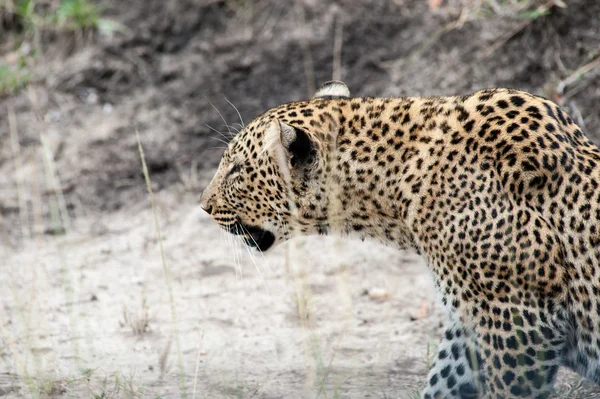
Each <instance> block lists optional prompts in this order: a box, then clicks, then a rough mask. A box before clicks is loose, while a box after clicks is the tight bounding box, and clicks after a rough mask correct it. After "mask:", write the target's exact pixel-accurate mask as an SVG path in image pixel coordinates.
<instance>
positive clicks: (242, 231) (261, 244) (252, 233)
mask: <svg viewBox="0 0 600 399" xmlns="http://www.w3.org/2000/svg"><path fill="white" fill-rule="evenodd" d="M232 227H233V228H230V229H229V231H230V232H231V233H232V234H235V235H239V236H241V237H242V239H243V240H244V243H245V244H246V245H248V246H249V247H252V248H256V249H258V250H260V251H262V252H265V251H267V250H268V249H269V248H271V247H272V246H273V244H274V243H275V235H274V234H273V233H271V232H270V231H268V230H265V229H263V228H261V227H258V226H249V225H246V224H243V223H241V222H235V223H234V224H233V226H232Z"/></svg>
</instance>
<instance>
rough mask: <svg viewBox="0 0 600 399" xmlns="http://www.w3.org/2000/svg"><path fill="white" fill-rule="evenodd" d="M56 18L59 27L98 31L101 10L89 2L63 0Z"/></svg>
mask: <svg viewBox="0 0 600 399" xmlns="http://www.w3.org/2000/svg"><path fill="white" fill-rule="evenodd" d="M55 18H56V21H57V23H58V25H59V26H65V27H69V26H70V27H72V28H74V29H90V28H91V29H96V28H97V27H98V22H99V21H100V10H99V8H98V7H97V6H96V5H95V4H94V3H91V2H89V1H87V0H62V1H61V2H60V5H59V6H58V9H57V10H56V14H55Z"/></svg>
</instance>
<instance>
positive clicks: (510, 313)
mask: <svg viewBox="0 0 600 399" xmlns="http://www.w3.org/2000/svg"><path fill="white" fill-rule="evenodd" d="M553 319H554V315H553V314H552V313H551V312H549V311H548V310H546V309H539V308H537V307H536V306H523V305H514V304H506V303H496V302H494V303H492V304H490V311H488V312H479V315H478V320H477V321H478V323H477V325H476V326H475V332H476V335H477V346H478V347H479V349H480V351H481V357H482V360H483V372H484V374H485V376H486V380H485V391H486V395H485V398H486V399H488V398H489V399H500V398H518V397H522V398H539V399H542V398H548V397H549V396H550V393H551V391H552V387H553V385H554V382H555V377H556V373H557V371H558V367H559V365H560V363H561V357H560V356H561V352H562V351H563V349H564V344H565V339H564V338H565V337H564V334H563V332H562V331H561V330H560V328H557V324H556V323H555V322H554V321H553Z"/></svg>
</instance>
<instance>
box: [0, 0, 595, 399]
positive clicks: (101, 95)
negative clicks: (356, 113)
mask: <svg viewBox="0 0 600 399" xmlns="http://www.w3.org/2000/svg"><path fill="white" fill-rule="evenodd" d="M99 3H100V4H101V5H102V6H103V10H104V11H103V15H104V16H105V17H106V18H111V19H113V20H115V21H118V22H120V23H121V24H123V26H125V27H127V31H126V32H125V33H123V34H118V35H115V36H113V37H110V38H108V37H97V36H94V35H84V36H74V35H68V34H46V35H43V48H44V52H43V54H41V55H39V56H38V57H39V58H38V67H37V69H36V71H35V79H34V82H33V84H31V85H30V86H29V87H28V88H27V89H26V90H23V91H22V92H20V93H18V94H17V95H14V96H10V97H4V98H0V239H1V240H2V246H1V247H0V293H1V294H0V359H1V360H2V361H0V396H5V397H9V398H13V397H15V398H16V397H30V396H31V397H76V398H79V397H103V398H117V397H119V398H120V397H151V398H157V397H162V398H172V397H181V396H187V397H197V398H228V397H255V398H296V397H298V398H299V397H323V398H334V397H343V398H350V397H351V398H366V397H369V398H387V397H399V398H415V397H418V392H419V390H420V389H421V387H422V385H423V383H424V380H425V377H426V373H427V365H428V362H429V360H430V356H431V354H432V353H433V352H435V346H436V343H437V340H438V337H439V334H440V325H441V323H442V321H443V313H442V311H441V310H440V308H439V307H438V304H437V300H436V296H435V293H434V291H433V286H432V282H431V279H430V276H429V272H428V270H427V267H426V265H425V264H424V263H423V261H422V259H420V258H419V257H417V256H416V255H412V254H408V253H402V252H398V251H394V250H391V249H389V248H385V247H382V246H380V245H378V244H374V243H368V242H365V243H361V242H346V241H343V240H339V239H335V238H328V239H323V238H305V239H296V240H294V241H292V242H290V243H288V244H287V245H283V246H281V247H279V248H276V249H275V250H273V251H272V252H270V253H268V254H266V255H265V256H264V257H263V256H262V255H260V254H249V253H247V251H246V249H245V248H243V247H242V246H240V244H239V243H238V242H237V241H234V240H232V239H231V238H230V237H227V236H226V235H225V234H224V233H223V232H221V231H220V230H219V229H218V227H217V226H216V225H215V224H214V223H213V222H211V221H210V220H209V218H208V217H206V216H205V215H204V214H202V212H201V211H200V210H199V207H198V205H197V201H198V198H199V195H200V193H201V191H202V189H203V187H204V186H205V185H206V183H207V182H208V180H209V179H210V177H211V176H212V173H213V172H214V168H215V167H216V165H217V162H218V160H219V158H220V156H221V154H222V151H223V150H222V149H221V148H219V147H221V146H222V144H221V143H219V141H218V140H216V139H218V138H220V135H219V134H218V133H215V132H214V131H212V130H211V129H210V128H209V127H207V125H210V126H211V127H212V128H214V129H216V130H219V131H224V132H226V131H227V128H226V127H225V126H224V122H223V120H221V117H220V115H219V112H220V113H221V114H222V116H223V118H224V119H225V120H226V121H227V122H228V123H229V124H234V123H238V122H239V119H238V114H237V112H236V110H235V109H234V108H233V107H232V106H231V105H230V104H229V103H228V100H229V101H231V103H233V104H235V106H236V107H237V109H238V110H239V112H240V114H241V117H242V118H243V120H244V121H248V120H250V119H252V118H253V117H254V116H256V115H258V114H259V113H261V112H263V111H265V110H266V109H268V108H269V107H272V106H275V105H278V104H280V103H283V102H288V101H293V100H297V99H302V98H307V97H308V96H310V95H311V94H312V93H313V92H314V90H315V86H316V85H319V84H320V83H322V82H324V81H326V80H330V79H331V78H332V76H334V74H338V75H340V76H341V78H342V79H343V80H344V81H345V82H346V83H347V84H348V86H349V87H350V89H351V91H352V92H353V95H356V96H408V95H411V96H413V95H450V94H452V95H453V94H466V93H469V92H472V91H474V90H477V89H480V88H485V87H499V86H504V87H515V88H519V89H523V90H527V91H530V92H532V93H535V94H538V95H543V96H545V97H550V98H552V99H553V100H555V101H557V102H558V103H559V104H561V106H563V107H565V109H566V110H567V111H568V112H569V113H570V114H571V115H572V116H573V117H574V118H575V119H576V120H577V121H578V122H579V123H580V124H581V125H582V127H583V128H584V131H585V132H586V133H587V134H588V135H589V136H590V137H591V138H592V139H593V140H594V141H596V142H598V143H600V113H599V112H598V105H599V104H600V101H599V98H600V79H599V78H598V77H599V75H600V68H591V69H590V70H589V71H587V70H585V69H580V68H582V67H584V66H586V65H590V64H591V65H592V66H593V65H596V64H597V63H596V64H594V62H595V61H594V60H596V59H597V57H598V56H599V54H600V19H598V17H597V16H598V15H600V2H597V1H594V0H572V1H568V2H567V7H566V8H560V7H552V8H550V9H549V13H548V14H547V15H541V16H539V17H537V18H534V17H532V16H531V15H520V17H519V18H517V17H515V12H512V11H511V10H506V9H504V10H502V9H501V10H496V11H494V10H491V9H489V7H487V6H483V8H479V9H478V11H477V10H476V9H475V8H473V7H471V8H466V7H463V6H462V5H461V4H462V3H460V2H458V1H448V2H442V5H441V7H439V8H435V7H433V8H434V9H430V6H429V4H428V2H426V1H417V0H394V1H391V0H390V1H384V0H378V1H369V2H354V1H351V0H340V1H335V2H333V1H316V0H304V1H298V2H294V3H292V2H279V1H274V0H273V1H271V2H269V1H253V2H246V1H218V0H204V1H192V0H179V1H164V0H146V1H141V0H131V1H127V2H121V1H116V0H113V1H110V0H103V1H99ZM429 3H430V4H435V3H436V2H435V1H431V2H429ZM498 3H503V2H498ZM509 11H510V12H509ZM503 12H505V13H506V15H503ZM457 21H458V22H457ZM3 35H4V36H3V37H2V38H1V39H0V44H1V45H0V49H2V51H4V52H5V53H7V52H8V53H10V52H12V51H13V50H12V47H11V46H12V45H13V44H14V43H16V41H17V35H18V32H14V33H7V34H3ZM336 37H337V38H338V39H340V38H341V53H337V52H336V50H335V49H336V46H335V45H334V43H335V41H336ZM5 39H6V41H5V42H4V43H1V41H4V40H5ZM8 53H7V54H8ZM7 54H2V53H0V59H2V57H7V56H8V55H7ZM338 56H339V58H337V59H339V60H340V61H341V62H340V64H339V67H338V66H336V65H338V64H337V62H336V61H335V60H336V57H338ZM582 71H584V72H585V73H581V72H582ZM579 75H581V76H579ZM565 82H570V84H568V85H566V88H565V89H564V90H562V87H563V86H564V83H565ZM212 104H214V107H213V106H212ZM217 110H218V111H217ZM13 117H14V118H13ZM136 131H138V132H139V134H140V137H141V142H142V145H143V148H144V151H145V155H146V161H147V163H148V169H149V173H150V176H151V179H152V187H153V190H154V192H155V193H156V209H157V212H156V214H157V218H158V224H159V225H160V227H161V232H162V243H163V253H164V259H165V263H163V261H162V255H161V250H160V242H161V241H160V240H159V239H158V238H157V231H156V229H155V220H154V213H153V211H152V206H151V202H150V197H149V195H148V192H147V189H146V185H145V182H144V176H143V173H142V167H141V161H140V155H139V151H138V147H137V141H136V136H135V132H136ZM11 132H12V134H11ZM164 264H166V267H165V266H164ZM94 395H97V396H94ZM556 396H557V397H565V398H566V397H569V398H573V397H579V398H588V397H600V389H599V388H598V387H595V386H593V385H592V384H589V383H586V382H582V381H580V379H579V377H577V376H575V375H573V374H571V373H569V372H562V373H561V374H560V379H559V383H558V384H557V393H556Z"/></svg>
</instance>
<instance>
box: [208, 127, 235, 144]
mask: <svg viewBox="0 0 600 399" xmlns="http://www.w3.org/2000/svg"><path fill="white" fill-rule="evenodd" d="M204 125H205V126H206V127H207V128H209V129H210V130H212V131H213V132H215V133H218V134H219V135H220V136H221V137H223V138H224V139H225V144H229V141H231V137H228V136H226V135H225V133H223V132H221V131H220V130H217V129H215V128H214V127H212V126H211V125H209V124H208V123H205V124H204Z"/></svg>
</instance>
